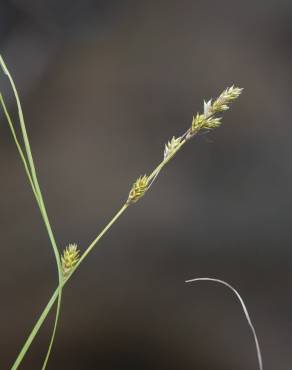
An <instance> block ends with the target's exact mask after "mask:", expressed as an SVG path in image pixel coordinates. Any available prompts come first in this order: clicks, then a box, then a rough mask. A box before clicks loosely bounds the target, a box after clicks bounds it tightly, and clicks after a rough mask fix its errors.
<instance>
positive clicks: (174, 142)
mask: <svg viewBox="0 0 292 370" xmlns="http://www.w3.org/2000/svg"><path fill="white" fill-rule="evenodd" d="M181 140H182V138H181V137H178V138H175V137H174V136H173V138H172V139H171V140H170V141H169V142H168V143H167V144H166V145H165V149H164V159H166V158H168V157H169V156H170V155H171V154H173V152H174V151H175V150H176V149H177V147H178V146H179V144H180V143H181Z"/></svg>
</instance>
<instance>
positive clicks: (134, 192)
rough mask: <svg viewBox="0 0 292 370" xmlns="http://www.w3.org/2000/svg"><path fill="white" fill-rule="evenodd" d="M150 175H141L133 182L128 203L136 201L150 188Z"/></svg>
mask: <svg viewBox="0 0 292 370" xmlns="http://www.w3.org/2000/svg"><path fill="white" fill-rule="evenodd" d="M148 185H149V180H148V176H146V175H144V176H143V177H142V176H140V177H139V178H138V179H137V180H136V181H135V182H134V184H133V186H132V189H131V191H130V194H129V197H128V203H136V202H137V201H138V200H139V199H140V198H142V197H143V195H144V194H145V193H146V191H147V190H148Z"/></svg>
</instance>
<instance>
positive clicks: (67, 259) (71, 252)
mask: <svg viewBox="0 0 292 370" xmlns="http://www.w3.org/2000/svg"><path fill="white" fill-rule="evenodd" d="M79 253H80V252H79V250H78V246H77V244H69V245H68V247H66V248H65V250H64V252H63V256H62V257H61V261H62V271H63V275H64V276H67V275H68V274H69V273H70V272H71V271H72V269H73V268H74V267H75V266H76V264H77V262H78V260H79V257H80V256H79Z"/></svg>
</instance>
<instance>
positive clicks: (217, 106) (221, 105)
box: [212, 86, 243, 114]
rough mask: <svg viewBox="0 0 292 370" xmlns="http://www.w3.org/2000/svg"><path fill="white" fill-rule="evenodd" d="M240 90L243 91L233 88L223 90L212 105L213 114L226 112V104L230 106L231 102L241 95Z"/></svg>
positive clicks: (227, 107)
mask: <svg viewBox="0 0 292 370" xmlns="http://www.w3.org/2000/svg"><path fill="white" fill-rule="evenodd" d="M242 90H243V89H241V88H239V87H234V86H231V87H228V88H227V89H225V90H224V91H223V92H222V93H221V94H220V96H219V97H218V98H217V99H216V100H215V101H214V103H213V105H212V112H213V114H214V113H218V112H224V111H226V110H228V109H229V106H228V104H230V103H231V102H232V101H233V100H235V99H237V98H238V97H239V95H240V94H241V93H242Z"/></svg>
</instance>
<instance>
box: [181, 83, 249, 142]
mask: <svg viewBox="0 0 292 370" xmlns="http://www.w3.org/2000/svg"><path fill="white" fill-rule="evenodd" d="M242 90H243V89H241V88H239V87H234V86H231V87H228V88H227V89H225V90H224V91H223V92H222V93H221V95H220V96H219V97H218V98H217V99H216V100H215V101H214V103H212V100H209V101H208V102H206V101H204V113H203V114H200V113H197V115H196V116H194V117H193V120H192V125H191V128H190V129H189V133H188V135H187V139H189V138H191V137H192V136H194V135H195V134H196V133H197V132H199V131H200V130H211V129H213V128H216V127H219V126H220V125H221V119H222V118H221V117H215V114H216V113H219V112H224V111H226V110H227V109H229V106H228V105H229V104H230V103H231V102H232V101H233V100H235V99H237V98H238V97H239V95H240V94H241V93H242Z"/></svg>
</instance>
